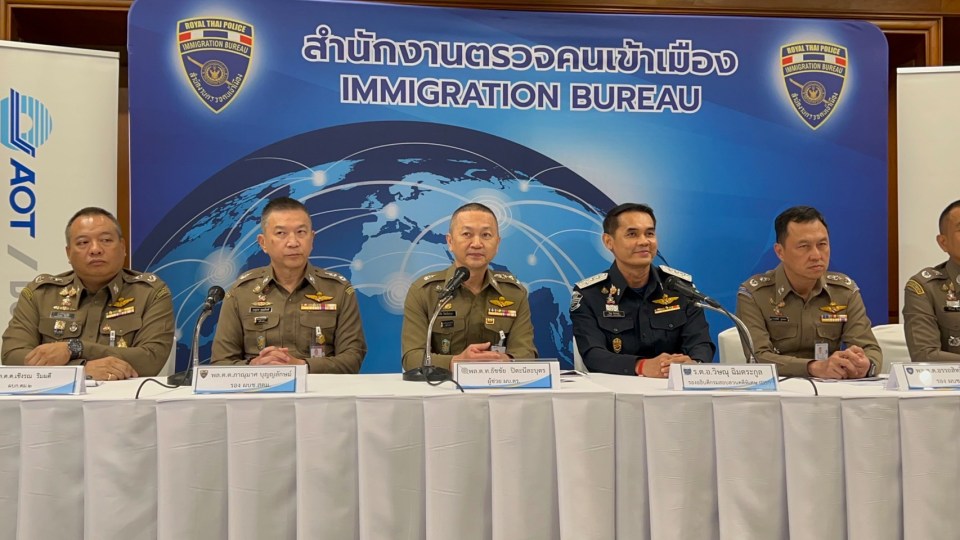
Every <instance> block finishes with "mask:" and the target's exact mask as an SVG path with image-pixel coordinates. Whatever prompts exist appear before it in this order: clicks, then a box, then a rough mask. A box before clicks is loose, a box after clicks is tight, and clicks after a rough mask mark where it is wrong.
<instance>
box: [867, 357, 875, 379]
mask: <svg viewBox="0 0 960 540" xmlns="http://www.w3.org/2000/svg"><path fill="white" fill-rule="evenodd" d="M876 376H877V365H876V364H874V363H873V360H871V361H870V369H868V370H867V374H866V377H876Z"/></svg>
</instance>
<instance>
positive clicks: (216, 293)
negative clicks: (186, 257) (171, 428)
mask: <svg viewBox="0 0 960 540" xmlns="http://www.w3.org/2000/svg"><path fill="white" fill-rule="evenodd" d="M224 294H225V293H224V291H223V287H221V286H219V285H214V286H213V287H210V290H208V291H207V298H206V299H205V300H204V301H203V306H202V307H201V308H200V316H199V317H197V324H196V326H194V327H193V347H192V351H193V359H192V362H191V363H190V367H189V368H187V369H186V371H179V372H177V373H174V374H173V375H170V376H169V377H167V384H169V385H173V386H188V385H190V384H193V374H194V372H196V369H197V366H199V365H200V326H201V325H203V321H205V320H207V317H209V316H210V313H212V312H213V306H215V305H217V304H219V303H220V301H221V300H223V296H224Z"/></svg>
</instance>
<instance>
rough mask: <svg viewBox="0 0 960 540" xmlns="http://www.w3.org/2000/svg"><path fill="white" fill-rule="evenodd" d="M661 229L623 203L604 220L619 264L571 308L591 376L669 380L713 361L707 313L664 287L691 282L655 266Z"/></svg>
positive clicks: (593, 281)
mask: <svg viewBox="0 0 960 540" xmlns="http://www.w3.org/2000/svg"><path fill="white" fill-rule="evenodd" d="M656 229H657V218H656V217H655V216H654V214H653V209H652V208H650V207H649V206H647V205H645V204H637V203H625V204H621V205H619V206H617V207H615V208H613V209H612V210H610V211H609V212H608V213H607V216H606V218H604V220H603V245H604V246H606V248H607V249H609V250H610V252H611V253H613V257H614V259H615V260H614V263H613V264H612V265H611V266H610V269H609V270H608V271H606V272H603V273H600V274H597V275H595V276H592V277H589V278H587V279H584V280H582V281H580V282H578V283H577V285H576V286H575V287H574V289H573V298H572V300H571V303H570V316H571V319H573V334H574V336H575V337H576V340H577V348H578V349H579V351H580V356H581V357H582V358H583V363H584V365H585V366H586V367H587V369H589V370H590V371H597V372H602V373H615V374H620V375H643V376H645V377H666V376H667V375H668V374H669V372H670V364H673V363H693V362H711V361H713V353H714V351H715V350H716V347H715V346H714V344H713V342H712V341H711V340H710V329H709V327H708V326H707V320H706V317H704V315H703V310H702V309H701V308H700V307H698V306H696V305H695V304H694V303H693V302H692V301H691V300H690V299H689V298H686V297H685V296H684V295H682V294H679V293H677V292H675V291H672V290H669V289H666V288H664V285H663V280H664V279H666V277H667V276H668V275H670V274H675V275H678V276H682V277H686V278H689V276H687V275H686V274H683V273H682V272H677V271H675V270H672V269H670V268H667V267H666V266H659V267H658V266H656V265H654V264H653V259H654V258H655V257H656V256H657V231H656Z"/></svg>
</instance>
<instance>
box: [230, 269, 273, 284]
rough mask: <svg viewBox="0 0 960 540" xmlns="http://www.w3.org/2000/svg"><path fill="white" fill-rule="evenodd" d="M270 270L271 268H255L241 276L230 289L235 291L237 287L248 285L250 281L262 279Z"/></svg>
mask: <svg viewBox="0 0 960 540" xmlns="http://www.w3.org/2000/svg"><path fill="white" fill-rule="evenodd" d="M268 268H269V267H263V268H254V269H253V270H247V271H246V272H244V273H242V274H240V275H239V276H238V277H237V279H236V281H234V282H233V285H230V288H231V289H233V288H235V287H239V286H240V285H243V284H244V283H247V282H248V281H251V280H254V279H259V278H262V277H263V276H264V272H265V271H266V270H267V269H268Z"/></svg>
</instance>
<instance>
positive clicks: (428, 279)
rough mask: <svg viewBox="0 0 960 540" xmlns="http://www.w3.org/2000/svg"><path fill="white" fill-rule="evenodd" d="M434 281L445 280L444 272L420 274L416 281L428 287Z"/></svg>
mask: <svg viewBox="0 0 960 540" xmlns="http://www.w3.org/2000/svg"><path fill="white" fill-rule="evenodd" d="M434 281H443V272H434V273H432V274H427V275H425V276H420V277H418V278H417V281H415V282H414V283H418V284H420V286H421V287H426V286H427V285H429V284H430V283H433V282H434Z"/></svg>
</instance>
